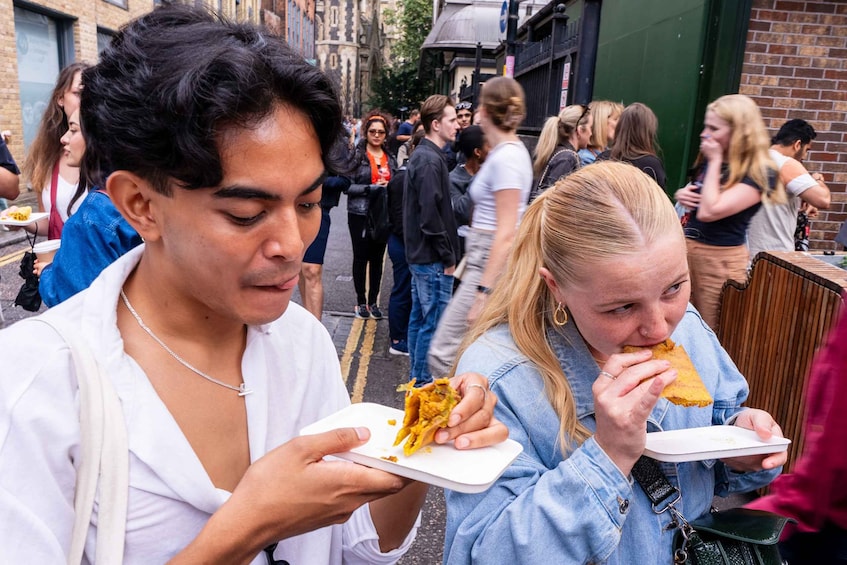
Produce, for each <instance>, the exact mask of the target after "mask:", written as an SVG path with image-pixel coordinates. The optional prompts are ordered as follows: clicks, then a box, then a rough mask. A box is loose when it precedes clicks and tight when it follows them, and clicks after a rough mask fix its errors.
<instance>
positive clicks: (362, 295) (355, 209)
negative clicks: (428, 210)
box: [347, 110, 397, 320]
mask: <svg viewBox="0 0 847 565" xmlns="http://www.w3.org/2000/svg"><path fill="white" fill-rule="evenodd" d="M388 124H389V121H388V118H386V117H385V116H383V115H382V114H381V113H379V111H378V110H374V111H372V112H370V113H369V114H368V115H367V116H366V117H365V119H364V126H363V131H364V132H365V139H364V140H362V141H360V142H359V144H358V145H357V146H356V152H355V154H354V156H353V165H352V167H351V168H350V170H351V173H350V182H351V185H350V188H348V189H347V225H348V227H349V229H350V239H351V241H352V243H353V286H354V287H355V289H356V308H355V310H354V312H355V314H356V317H357V318H371V317H373V318H374V319H377V320H378V319H380V318H382V312H381V311H380V309H379V306H378V305H377V298H378V297H379V285H380V282H381V281H382V259H383V256H384V255H385V246H386V244H387V243H388V234H389V228H388V205H387V202H388V199H387V192H386V191H387V186H388V181H389V180H391V177H392V175H393V174H394V171H396V170H397V161H396V160H395V159H394V157H393V156H391V154H390V153H389V152H388V150H387V148H386V145H385V140H386V138H387V136H388V132H389V128H388ZM366 281H367V283H369V285H368V284H366Z"/></svg>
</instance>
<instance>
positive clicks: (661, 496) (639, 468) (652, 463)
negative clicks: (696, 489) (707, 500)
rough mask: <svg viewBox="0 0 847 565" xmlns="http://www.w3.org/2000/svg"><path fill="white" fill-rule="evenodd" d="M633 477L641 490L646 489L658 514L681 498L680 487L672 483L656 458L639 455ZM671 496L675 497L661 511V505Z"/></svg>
mask: <svg viewBox="0 0 847 565" xmlns="http://www.w3.org/2000/svg"><path fill="white" fill-rule="evenodd" d="M632 477H633V478H634V479H635V480H636V481H637V482H638V484H639V485H640V486H641V490H643V491H644V494H646V495H647V498H649V499H650V502H651V503H652V504H653V511H654V512H656V514H661V513H662V512H664V511H665V510H667V506H671V505H673V504H674V503H675V502H676V501H677V500H679V497H680V492H679V489H677V488H676V487H675V486H673V485H672V484H671V482H670V481H669V480H668V478H667V477H666V476H665V473H664V472H663V471H662V468H661V467H660V466H659V464H658V463H657V462H656V460H655V459H651V458H650V457H647V456H644V455H642V456H641V457H639V458H638V461H636V462H635V465H633V467H632ZM671 497H673V499H672V500H670V501H669V502H668V504H667V506H666V507H665V508H664V509H663V510H661V511H659V510H658V509H659V508H661V505H662V504H663V503H664V502H665V501H666V500H668V499H669V498H671Z"/></svg>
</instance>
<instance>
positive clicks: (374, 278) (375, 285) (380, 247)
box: [347, 214, 388, 304]
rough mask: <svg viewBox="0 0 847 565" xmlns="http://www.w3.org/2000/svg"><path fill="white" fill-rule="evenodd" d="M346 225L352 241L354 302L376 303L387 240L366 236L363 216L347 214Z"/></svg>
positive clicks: (365, 219)
mask: <svg viewBox="0 0 847 565" xmlns="http://www.w3.org/2000/svg"><path fill="white" fill-rule="evenodd" d="M347 227H348V228H349V229H350V241H351V242H352V243H353V287H354V288H355V289H356V304H376V300H377V297H378V296H379V285H380V283H381V282H382V263H383V258H384V257H385V246H386V244H387V243H388V240H386V239H381V240H377V239H372V238H370V237H369V236H368V232H367V218H366V217H365V216H359V215H356V214H347ZM366 277H367V278H368V279H369V282H370V286H369V287H368V288H366V285H365V279H366Z"/></svg>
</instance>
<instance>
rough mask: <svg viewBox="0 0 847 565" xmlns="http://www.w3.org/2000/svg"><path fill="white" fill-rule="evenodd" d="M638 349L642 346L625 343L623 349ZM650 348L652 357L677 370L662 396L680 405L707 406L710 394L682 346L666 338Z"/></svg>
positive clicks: (710, 401)
mask: <svg viewBox="0 0 847 565" xmlns="http://www.w3.org/2000/svg"><path fill="white" fill-rule="evenodd" d="M640 349H642V348H640V347H634V346H632V345H627V346H625V347H624V348H623V351H624V353H634V352H636V351H638V350H640ZM650 349H651V350H652V351H653V359H664V360H665V361H670V364H671V367H673V368H674V369H676V371H677V377H676V380H675V381H674V382H672V383H671V384H669V385H668V386H666V387H665V390H663V391H662V396H663V397H664V398H667V399H668V400H669V401H670V402H672V403H674V404H678V405H680V406H708V405H709V404H711V403H712V396H711V395H710V394H709V391H708V390H706V386H705V385H704V384H703V381H702V379H700V375H698V374H697V369H695V368H694V365H693V364H692V363H691V359H690V358H689V357H688V353H686V352H685V348H684V347H682V346H681V345H676V344H675V343H674V342H673V341H672V340H670V339H666V340H665V341H663V342H662V343H660V344H658V345H654V346H653V347H651V348H650Z"/></svg>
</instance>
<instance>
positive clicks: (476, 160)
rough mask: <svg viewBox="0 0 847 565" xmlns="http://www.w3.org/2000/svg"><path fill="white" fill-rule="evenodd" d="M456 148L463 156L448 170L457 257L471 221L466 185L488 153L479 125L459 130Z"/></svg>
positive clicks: (461, 249) (463, 246) (469, 201)
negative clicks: (457, 247)
mask: <svg viewBox="0 0 847 565" xmlns="http://www.w3.org/2000/svg"><path fill="white" fill-rule="evenodd" d="M456 148H457V149H458V150H459V152H460V154H461V155H462V156H463V157H464V159H463V161H464V162H463V163H460V164H458V165H456V167H455V168H454V169H453V170H452V171H450V200H451V202H452V203H453V216H455V218H456V225H457V226H459V228H458V233H459V259H460V260H461V258H462V256H463V255H464V254H465V237H466V234H467V233H468V231H469V227H468V226H469V225H470V223H471V212H472V210H473V203H472V202H471V197H470V195H469V194H468V186H469V185H470V184H471V181H472V180H473V177H474V175H475V174H476V173H477V171H479V168H480V167H481V166H482V164H483V163H484V162H485V157H486V156H487V155H488V143H486V141H485V134H484V133H482V128H481V127H479V126H468V127H466V128H465V129H463V130H462V131H460V132H459V135H458V136H457V138H456Z"/></svg>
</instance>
